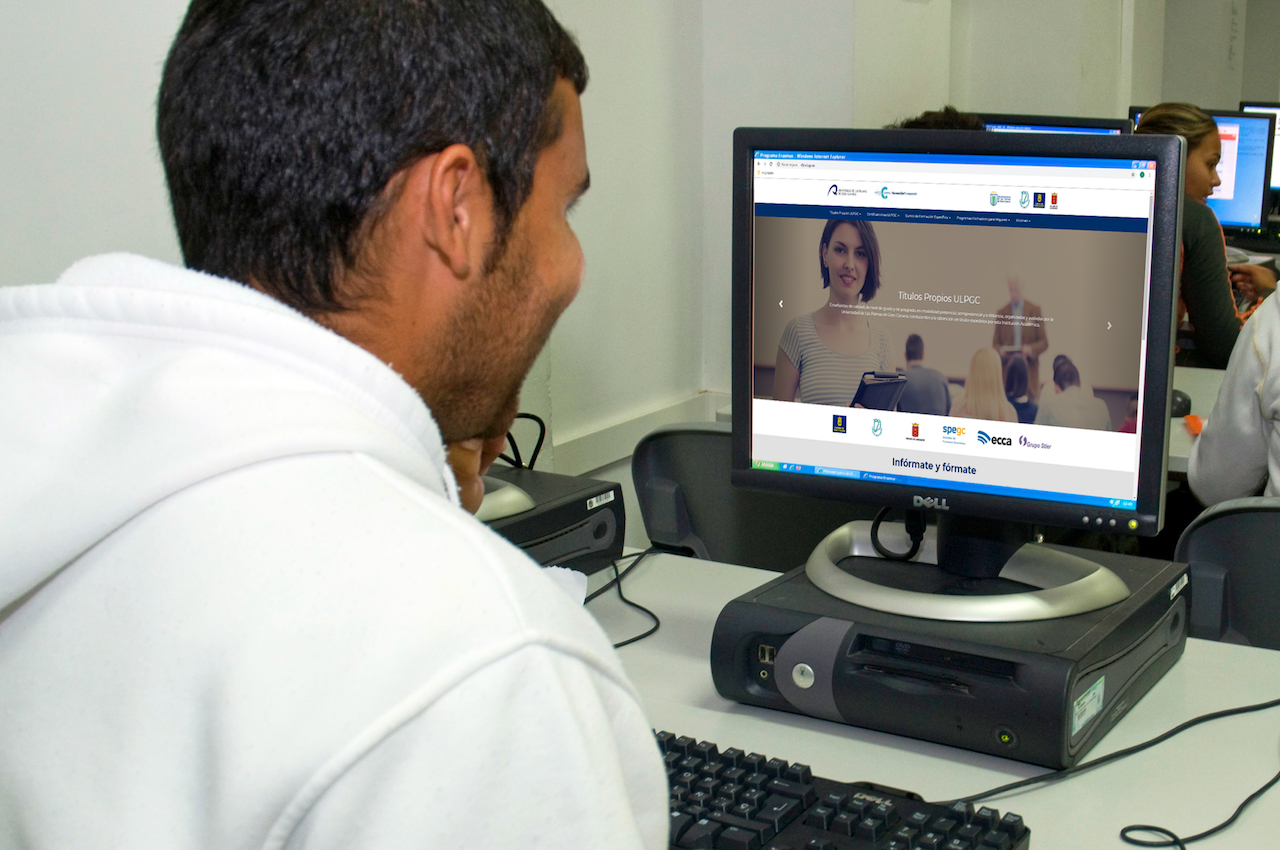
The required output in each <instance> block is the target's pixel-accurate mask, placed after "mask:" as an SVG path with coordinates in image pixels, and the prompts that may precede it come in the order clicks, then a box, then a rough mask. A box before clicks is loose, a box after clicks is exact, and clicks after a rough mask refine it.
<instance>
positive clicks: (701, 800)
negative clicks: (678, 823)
mask: <svg viewBox="0 0 1280 850" xmlns="http://www.w3.org/2000/svg"><path fill="white" fill-rule="evenodd" d="M711 800H712V797H711V795H710V794H708V793H707V792H706V791H693V792H691V793H690V794H689V796H687V797H685V798H684V804H685V805H686V806H709V805H710V804H711Z"/></svg>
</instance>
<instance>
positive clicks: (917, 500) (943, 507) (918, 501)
mask: <svg viewBox="0 0 1280 850" xmlns="http://www.w3.org/2000/svg"><path fill="white" fill-rule="evenodd" d="M911 504H912V505H913V506H914V507H917V508H932V509H933V510H937V511H949V510H951V507H950V506H949V505H948V504H947V500H946V499H935V498H933V497H932V496H912V497H911Z"/></svg>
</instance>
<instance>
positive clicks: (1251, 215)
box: [1129, 106, 1276, 233]
mask: <svg viewBox="0 0 1280 850" xmlns="http://www.w3.org/2000/svg"><path fill="white" fill-rule="evenodd" d="M1144 111H1145V108H1144V107H1140V106H1131V107H1129V116H1130V118H1132V119H1133V124H1134V126H1135V127H1136V126H1137V125H1138V122H1139V121H1140V120H1142V113H1143V112H1144ZM1205 112H1207V113H1209V115H1211V116H1213V119H1214V121H1216V122H1217V123H1218V135H1219V136H1221V138H1222V159H1221V160H1220V161H1219V162H1218V178H1219V179H1220V180H1221V181H1222V184H1221V185H1220V186H1218V187H1217V188H1215V189H1214V190H1213V194H1212V195H1210V196H1209V207H1210V208H1211V209H1212V210H1213V214H1214V215H1216V216H1217V217H1218V223H1219V224H1221V225H1222V227H1223V229H1225V230H1227V231H1234V232H1250V233H1257V232H1261V231H1262V230H1263V229H1264V228H1265V225H1266V222H1267V212H1268V211H1269V210H1270V208H1271V195H1270V190H1271V181H1272V179H1273V178H1272V176H1271V172H1272V168H1271V158H1272V151H1273V150H1274V147H1275V130H1276V116H1275V115H1272V114H1270V113H1262V112H1254V113H1248V112H1229V111H1226V110H1219V109H1206V110H1205Z"/></svg>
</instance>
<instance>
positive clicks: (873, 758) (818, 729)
mask: <svg viewBox="0 0 1280 850" xmlns="http://www.w3.org/2000/svg"><path fill="white" fill-rule="evenodd" d="M776 577H777V573H771V572H765V571H761V570H753V569H748V568H746V567H736V566H729V565H726V564H717V563H714V562H710V561H695V560H692V559H687V558H679V557H675V556H671V555H662V556H655V557H650V558H647V559H646V560H645V562H644V563H642V564H640V565H639V566H638V567H637V568H636V570H635V571H634V572H633V573H632V574H631V575H629V576H628V577H627V579H626V581H625V585H624V591H625V592H626V594H627V596H628V598H631V599H634V600H635V601H637V602H639V603H641V604H643V605H646V606H648V607H649V608H652V609H653V611H654V612H655V613H656V614H657V615H658V616H659V617H661V618H662V628H661V629H659V630H658V632H657V634H654V635H652V636H651V637H649V638H646V639H645V640H643V641H640V642H639V643H636V644H632V645H631V646H628V647H624V648H622V649H621V650H619V656H620V657H621V658H622V662H623V664H624V665H625V666H626V669H627V673H628V674H629V675H630V676H631V680H632V681H633V682H634V683H635V685H636V688H637V689H638V690H639V692H640V694H641V696H642V698H643V699H644V704H645V709H646V711H647V712H648V715H649V720H650V722H651V723H652V724H653V726H654V728H656V729H666V730H668V731H671V732H674V733H676V734H679V735H692V736H695V737H697V738H698V739H705V740H710V741H715V742H716V743H717V744H719V745H720V746H721V747H727V746H736V747H742V748H743V749H745V750H747V751H748V752H750V751H751V750H755V751H757V752H761V753H764V754H766V755H768V756H778V757H779V758H784V759H787V760H788V761H800V762H804V763H806V764H809V765H811V766H812V767H813V771H814V773H815V774H817V775H820V776H826V777H828V778H831V779H836V780H840V781H846V782H849V781H857V780H868V781H871V782H878V783H881V784H884V785H889V786H893V787H897V788H902V789H905V790H908V791H914V792H916V793H918V794H921V795H922V796H924V798H925V799H927V800H947V799H953V798H955V797H958V796H963V795H966V794H974V793H978V792H980V791H983V790H985V789H987V788H993V787H995V786H997V785H1001V784H1004V783H1006V782H1012V781H1014V780H1017V779H1022V778H1025V777H1028V776H1034V775H1037V774H1039V773H1042V772H1044V769H1043V768H1039V767H1035V766H1033V765H1026V764H1021V763H1019V762H1013V761H1008V760H1005V759H1000V758H996V757H994V756H987V755H982V754H979V753H971V752H968V751H966V750H958V749H954V748H951V747H945V746H941V745H938V744H930V743H927V742H924V741H915V740H912V739H909V738H901V737H898V736H895V735H888V734H884V733H881V732H872V731H869V730H866V729H858V728H855V727H852V726H844V725H842V724H838V723H831V722H828V721H825V720H818V719H815V718H812V717H804V716H800V715H793V714H786V713H782V712H775V711H769V710H767V709H762V708H755V707H752V706H746V705H740V704H738V703H734V702H729V701H727V700H725V699H723V698H722V697H721V696H720V695H719V694H717V693H716V690H715V686H714V685H713V684H712V682H711V671H710V662H709V656H710V647H711V631H712V628H713V626H714V624H715V618H716V615H717V614H719V612H720V609H721V608H722V607H723V606H724V605H725V603H727V602H728V601H729V600H731V599H733V598H735V597H737V596H739V595H741V594H743V593H745V592H746V591H748V590H750V589H752V588H753V587H757V586H759V585H761V584H763V583H764V582H766V581H769V580H770V579H773V578H776ZM589 610H591V611H592V612H593V613H594V614H595V616H596V618H597V620H598V621H599V622H600V623H601V625H602V626H603V627H604V628H605V630H606V631H607V632H608V633H609V635H610V636H611V637H612V638H613V640H614V641H618V640H622V639H623V638H625V637H630V636H631V635H634V634H638V633H640V632H641V631H643V630H645V629H646V628H648V627H649V625H650V624H649V621H648V618H646V617H645V616H644V615H643V614H640V613H639V612H636V611H633V610H632V609H629V608H625V607H624V606H623V605H622V604H621V603H620V602H619V601H618V599H617V595H616V594H615V593H612V592H611V593H607V594H605V595H603V596H602V597H601V598H599V599H597V600H596V601H594V602H592V603H591V605H590V606H589ZM1276 697H1280V652H1274V651H1271V650H1266V649H1254V648H1250V647H1240V646H1232V645H1229V644H1219V643H1213V642H1210V641H1199V640H1189V641H1187V649H1186V653H1185V654H1184V656H1183V657H1182V659H1181V660H1180V661H1179V662H1178V663H1177V664H1175V665H1174V667H1173V669H1172V670H1170V671H1169V673H1168V674H1166V675H1165V677H1164V678H1163V679H1162V680H1161V681H1160V682H1159V683H1157V684H1156V686H1155V687H1154V688H1153V689H1152V690H1151V692H1150V693H1148V694H1147V696H1146V697H1144V698H1143V699H1142V701H1140V702H1139V703H1138V704H1137V705H1136V706H1134V708H1133V709H1132V710H1131V711H1130V712H1129V714H1128V715H1127V716H1126V717H1125V718H1124V719H1123V720H1121V721H1120V723H1119V724H1118V725H1117V726H1116V728H1114V729H1113V730H1111V732H1110V733H1108V735H1107V736H1106V737H1105V738H1104V739H1103V740H1102V742H1101V743H1099V744H1098V746H1097V747H1095V748H1094V749H1093V751H1092V753H1091V756H1090V757H1095V756H1099V755H1103V754H1105V753H1108V752H1111V751H1113V750H1116V749H1119V748H1122V747H1126V746H1131V745H1133V744H1136V743H1139V742H1141V741H1143V740H1146V739H1147V738H1151V737H1154V736H1155V735H1157V734H1159V733H1161V732H1164V731H1166V730H1167V729H1169V728H1172V727H1173V726H1176V725H1177V724H1179V723H1181V722H1183V721H1185V720H1188V719H1190V718H1192V717H1195V716H1197V715H1199V714H1203V713H1206V712H1210V711H1216V710H1220V709H1224V708H1231V707H1234V706H1237V705H1244V704H1247V703H1257V702H1263V701H1265V700H1268V699H1274V698H1276ZM1278 769H1280V708H1276V709H1270V710H1268V711H1263V712H1258V713H1255V714H1252V715H1245V716H1243V717H1234V718H1230V719H1227V720H1219V721H1216V722H1213V723H1209V724H1206V725H1204V726H1200V727H1196V728H1195V729H1192V730H1190V731H1187V732H1184V733H1183V734H1182V735H1180V736H1178V737H1176V738H1174V739H1173V740H1171V741H1166V742H1165V743H1163V744H1160V745H1159V746H1157V747H1155V748H1153V749H1152V750H1149V751H1147V752H1144V753H1140V754H1138V755H1135V756H1131V757H1130V758H1127V759H1122V760H1121V761H1119V762H1117V763H1115V764H1112V765H1107V766H1105V767H1101V768H1099V769H1098V770H1097V771H1096V772H1093V773H1087V774H1085V775H1083V776H1079V777H1073V778H1071V779H1068V780H1065V781H1064V782H1062V783H1061V784H1056V785H1049V786H1045V787H1040V788H1034V789H1030V790H1024V791H1021V792H1015V793H1013V794H1010V795H1008V796H1006V797H1001V798H994V801H988V802H987V805H992V806H995V807H996V808H999V809H1000V810H1001V811H1006V810H1012V811H1014V812H1017V813H1018V814H1020V815H1022V816H1023V817H1024V818H1025V819H1026V821H1027V825H1028V826H1029V827H1030V828H1031V830H1032V843H1031V846H1032V848H1033V850H1059V849H1060V848H1061V850H1067V848H1070V850H1080V849H1081V848H1087V850H1094V849H1095V848H1097V849H1098V850H1112V849H1113V848H1114V850H1119V848H1128V847H1129V846H1130V845H1126V844H1124V843H1123V842H1122V841H1121V840H1120V839H1119V837H1118V834H1119V831H1120V829H1121V827H1124V826H1127V825H1129V824H1132V823H1148V824H1158V825H1161V826H1165V827H1167V828H1170V829H1173V830H1174V831H1175V832H1178V833H1180V834H1182V835H1191V834H1194V833H1196V832H1199V831H1201V830H1203V829H1206V828H1208V827H1210V826H1213V825H1215V824H1217V823H1219V822H1220V821H1222V820H1225V819H1226V817H1227V816H1228V815H1230V814H1231V812H1232V811H1234V810H1235V807H1236V806H1237V805H1239V804H1240V801H1242V800H1243V799H1244V798H1245V797H1247V796H1248V795H1249V794H1251V793H1253V792H1254V791H1255V790H1256V789H1257V788H1258V787H1260V786H1261V785H1262V784H1263V783H1265V782H1266V781H1267V780H1269V779H1270V778H1271V777H1272V776H1273V775H1275V773H1276V771H1277V770H1278ZM1277 824H1280V787H1277V788H1273V789H1272V790H1271V791H1270V792H1268V793H1267V794H1266V795H1264V796H1263V797H1262V799H1260V800H1258V801H1256V802H1254V803H1253V805H1251V806H1250V807H1249V809H1248V810H1246V811H1245V813H1244V814H1243V815H1242V816H1241V818H1240V820H1238V821H1237V822H1236V823H1235V824H1234V825H1233V826H1232V827H1230V828H1229V829H1228V830H1227V831H1226V832H1225V833H1222V834H1219V835H1217V836H1214V837H1213V838H1209V839H1206V840H1205V841H1203V842H1200V843H1197V844H1194V845H1192V846H1193V847H1194V848H1196V850H1201V848H1207V850H1223V848H1229V847H1230V848H1245V847H1247V848H1252V847H1259V848H1261V847H1276V846H1278V845H1280V838H1278V837H1277Z"/></svg>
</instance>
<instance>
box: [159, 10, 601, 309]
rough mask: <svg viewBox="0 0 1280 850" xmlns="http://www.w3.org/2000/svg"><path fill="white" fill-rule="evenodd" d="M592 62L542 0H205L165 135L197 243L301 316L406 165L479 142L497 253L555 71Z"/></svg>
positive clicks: (170, 66)
mask: <svg viewBox="0 0 1280 850" xmlns="http://www.w3.org/2000/svg"><path fill="white" fill-rule="evenodd" d="M560 78H564V79H567V80H569V81H570V82H572V83H573V85H574V86H575V87H576V88H577V90H578V91H579V92H581V91H582V90H583V88H585V86H586V84H587V68H586V64H585V62H584V60H583V58H582V53H581V51H579V49H578V47H577V45H576V44H574V42H573V39H572V38H571V37H570V36H569V34H568V33H566V32H565V31H564V29H563V28H562V27H561V26H560V24H559V23H557V22H556V19H555V18H554V17H553V16H552V14H551V12H549V11H548V10H547V8H546V7H545V6H544V5H543V4H542V3H541V2H540V0H361V2H350V0H192V3H191V6H190V7H189V8H188V9H187V15H186V18H185V19H184V20H183V22H182V26H181V28H180V29H179V30H178V35H177V37H176V39H175V40H174V43H173V46H172V48H170V51H169V57H168V59H167V60H166V61H165V66H164V76H163V79H162V81H161V84H160V95H159V105H158V110H157V132H158V136H159V142H160V153H161V157H162V159H163V161H164V168H165V176H166V178H167V180H168V183H169V195H170V199H171V202H172V204H173V215H174V220H175V223H176V225H177V229H178V238H179V240H180V242H181V245H182V253H183V257H184V259H185V261H186V264H187V265H188V266H190V267H191V268H194V269H198V270H201V271H206V272H209V273H211V274H216V275H220V276H222V277H226V278H231V279H233V280H238V281H241V282H244V283H247V282H249V280H250V279H252V280H253V281H254V282H255V283H256V284H257V285H259V286H261V287H262V288H263V289H265V290H266V291H268V292H269V293H270V294H272V295H274V296H275V297H276V298H279V299H280V300H281V301H284V302H285V303H287V304H290V305H292V306H293V307H295V308H297V309H299V310H302V311H304V312H328V311H336V310H342V309H346V308H348V307H349V306H350V302H351V300H352V299H353V297H355V295H356V293H351V292H339V291H337V289H336V284H337V281H338V279H339V278H340V277H341V274H342V272H343V271H345V270H348V269H351V268H352V267H354V266H355V265H356V263H357V261H358V260H359V259H360V257H361V255H362V250H363V248H364V246H365V244H366V242H367V240H368V238H369V235H370V233H371V232H372V231H373V229H374V226H375V225H376V224H377V223H378V221H380V220H381V216H382V215H384V214H385V212H386V211H387V209H389V207H390V202H391V201H392V200H393V199H392V198H389V197H387V194H386V193H385V190H386V188H387V185H388V182H389V181H390V180H391V178H392V177H393V176H394V175H395V174H396V173H397V172H399V171H401V170H402V169H404V168H406V167H407V166H409V165H412V164H413V163H414V162H416V161H417V160H419V159H420V158H422V157H424V156H427V155H429V154H432V153H437V152H439V151H441V150H443V149H444V148H446V147H448V146H449V145H452V144H457V143H461V144H464V145H467V146H469V147H470V148H471V149H472V150H473V151H474V152H475V155H476V158H477V160H478V161H479V163H480V166H481V168H482V169H483V170H484V173H485V176H486V178H487V180H488V182H489V185H490V187H491V189H492V192H493V206H494V215H495V220H496V224H497V237H496V239H495V245H494V247H493V251H495V252H500V250H501V247H502V245H503V244H504V242H505V239H506V236H507V234H508V233H509V231H510V227H511V224H512V222H513V220H514V218H515V215H516V213H517V212H518V211H519V209H520V207H521V206H523V204H524V202H525V200H526V199H527V198H528V195H529V191H530V189H531V187H532V184H533V171H534V165H535V164H536V161H537V158H538V154H539V153H540V152H541V151H542V150H543V149H544V148H546V147H547V146H548V145H550V144H552V143H554V142H555V140H556V139H557V138H558V137H559V136H560V132H561V122H562V120H563V115H562V114H560V111H559V110H557V109H556V108H555V107H554V105H549V104H550V95H551V92H552V89H553V87H554V86H555V83H556V80H557V79H560Z"/></svg>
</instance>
